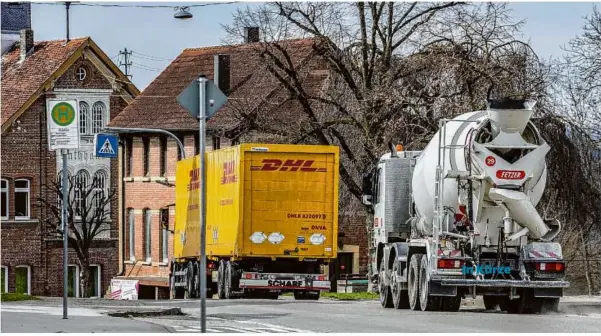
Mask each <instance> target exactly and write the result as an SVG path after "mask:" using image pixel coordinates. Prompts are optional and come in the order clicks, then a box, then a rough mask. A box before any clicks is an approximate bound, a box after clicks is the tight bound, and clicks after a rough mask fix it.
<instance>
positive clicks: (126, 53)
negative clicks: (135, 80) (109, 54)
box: [119, 48, 133, 81]
mask: <svg viewBox="0 0 601 336" xmlns="http://www.w3.org/2000/svg"><path fill="white" fill-rule="evenodd" d="M121 55H123V60H124V61H123V62H121V61H119V66H123V68H124V69H123V72H124V73H125V76H127V78H129V80H130V81H131V78H132V77H133V76H132V75H130V73H129V67H130V66H131V62H130V59H129V57H130V56H131V50H130V51H127V48H125V50H124V51H121V50H119V56H121ZM119 59H121V58H119Z"/></svg>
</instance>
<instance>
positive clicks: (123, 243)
mask: <svg viewBox="0 0 601 336" xmlns="http://www.w3.org/2000/svg"><path fill="white" fill-rule="evenodd" d="M119 147H121V181H119V183H121V239H120V240H121V241H120V242H119V245H121V262H120V263H119V267H120V268H121V270H120V271H119V273H117V276H122V275H123V274H125V181H124V177H125V157H124V156H125V143H124V142H123V141H119ZM117 176H119V174H117Z"/></svg>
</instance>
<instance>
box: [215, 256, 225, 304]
mask: <svg viewBox="0 0 601 336" xmlns="http://www.w3.org/2000/svg"><path fill="white" fill-rule="evenodd" d="M217 298H218V299H219V300H223V299H225V261H224V260H219V267H218V268H217Z"/></svg>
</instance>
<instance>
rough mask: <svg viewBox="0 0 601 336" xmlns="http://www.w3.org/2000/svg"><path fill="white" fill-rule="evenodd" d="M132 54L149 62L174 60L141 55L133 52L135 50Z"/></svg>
mask: <svg viewBox="0 0 601 336" xmlns="http://www.w3.org/2000/svg"><path fill="white" fill-rule="evenodd" d="M132 53H134V57H138V58H142V59H145V60H149V61H157V62H159V61H168V62H169V61H173V58H162V57H158V56H151V55H146V54H142V53H139V52H137V51H133V50H132Z"/></svg>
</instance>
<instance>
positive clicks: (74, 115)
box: [46, 99, 79, 319]
mask: <svg viewBox="0 0 601 336" xmlns="http://www.w3.org/2000/svg"><path fill="white" fill-rule="evenodd" d="M46 104H47V106H46V111H47V112H48V115H47V118H46V120H47V124H48V148H49V149H50V150H53V151H57V150H59V149H60V150H61V154H62V155H63V177H62V196H63V204H62V209H61V226H62V230H63V319H66V318H67V306H68V300H67V296H68V293H69V286H68V273H69V272H68V265H69V262H68V261H69V260H68V252H69V224H68V223H67V204H68V202H69V195H68V190H69V188H68V187H67V183H68V174H67V153H68V150H69V149H77V148H79V121H78V116H79V111H78V108H77V107H78V104H77V101H75V100H55V99H49V100H48V101H47V103H46Z"/></svg>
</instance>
